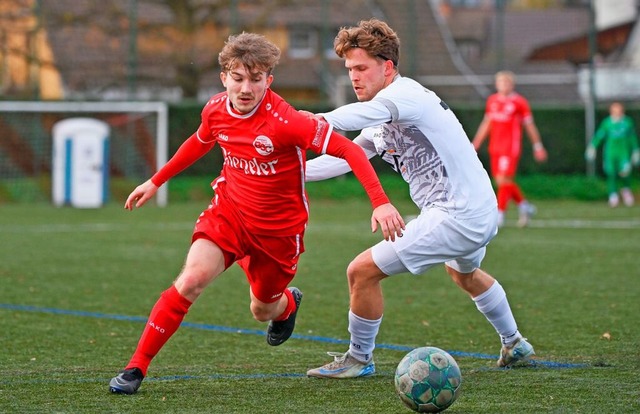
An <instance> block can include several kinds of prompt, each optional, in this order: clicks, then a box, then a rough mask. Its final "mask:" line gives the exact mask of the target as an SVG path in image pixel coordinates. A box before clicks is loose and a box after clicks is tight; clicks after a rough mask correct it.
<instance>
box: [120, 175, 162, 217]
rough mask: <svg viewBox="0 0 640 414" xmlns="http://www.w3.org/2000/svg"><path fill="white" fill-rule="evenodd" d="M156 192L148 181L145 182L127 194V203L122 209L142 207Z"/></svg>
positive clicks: (154, 186)
mask: <svg viewBox="0 0 640 414" xmlns="http://www.w3.org/2000/svg"><path fill="white" fill-rule="evenodd" d="M156 191H158V187H157V186H156V185H155V184H154V183H153V182H152V181H151V180H150V179H149V180H147V181H145V182H144V183H142V184H140V185H139V186H137V187H136V188H135V190H133V191H132V192H131V194H129V197H127V201H125V203H124V208H125V209H127V210H133V207H134V205H135V207H142V206H143V205H144V203H146V202H147V201H149V199H150V198H151V197H153V196H154V195H155V193H156ZM134 203H135V204H134Z"/></svg>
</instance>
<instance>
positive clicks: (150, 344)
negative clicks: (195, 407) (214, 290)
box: [127, 285, 295, 376]
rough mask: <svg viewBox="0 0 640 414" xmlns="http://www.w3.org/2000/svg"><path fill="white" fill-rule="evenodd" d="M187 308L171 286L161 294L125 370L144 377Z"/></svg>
mask: <svg viewBox="0 0 640 414" xmlns="http://www.w3.org/2000/svg"><path fill="white" fill-rule="evenodd" d="M287 292H288V289H287ZM292 301H293V300H290V302H292ZM189 306H191V302H190V301H189V300H187V299H186V298H185V297H184V296H182V295H181V294H180V293H178V290H177V289H176V288H175V286H173V285H171V287H170V288H169V289H167V290H165V291H164V292H162V294H161V295H160V299H158V301H157V302H156V304H155V305H154V306H153V309H151V313H150V314H149V319H148V320H147V325H146V327H145V328H144V331H143V332H142V336H141V337H140V341H138V347H137V348H136V351H135V352H134V354H133V356H132V357H131V360H130V361H129V363H128V364H127V368H133V367H138V368H140V370H141V371H142V373H143V374H144V375H145V376H146V375H147V369H148V368H149V364H150V363H151V360H152V359H153V357H155V356H156V354H157V353H158V352H159V351H160V349H161V348H162V347H163V346H164V344H165V343H167V341H168V340H169V338H171V335H173V334H174V333H175V332H176V331H177V330H178V327H179V326H180V324H181V323H182V320H183V319H184V316H185V315H186V314H187V311H188V310H189ZM294 306H295V302H294ZM287 308H288V307H287Z"/></svg>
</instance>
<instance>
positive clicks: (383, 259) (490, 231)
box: [371, 208, 498, 276]
mask: <svg viewBox="0 0 640 414" xmlns="http://www.w3.org/2000/svg"><path fill="white" fill-rule="evenodd" d="M497 223H498V210H497V208H494V209H492V210H491V211H490V212H489V213H487V214H485V215H484V216H481V217H474V218H473V219H456V218H454V217H451V216H450V215H449V214H448V213H446V212H445V211H442V210H440V209H436V208H430V209H425V210H423V211H422V212H421V213H420V215H419V216H418V217H417V218H415V219H414V220H411V221H410V222H409V223H408V224H407V227H406V229H405V231H404V232H403V236H402V237H399V238H396V240H395V241H393V242H390V241H381V242H380V243H378V244H376V245H375V246H373V247H372V248H371V254H372V256H373V261H374V263H375V264H376V265H377V266H378V267H379V268H380V270H382V271H383V272H384V273H385V274H386V275H389V276H391V275H395V274H398V273H406V272H411V273H413V274H415V275H418V274H421V273H424V272H425V271H427V270H428V269H430V268H431V267H433V266H435V265H438V264H441V263H445V264H446V265H447V266H449V267H451V268H453V269H455V270H457V271H458V272H461V273H470V272H473V271H474V270H475V269H477V268H478V267H480V264H481V262H482V259H483V258H484V255H485V253H486V246H487V244H489V242H490V241H491V239H493V238H494V237H495V235H496V234H497V233H498V225H497Z"/></svg>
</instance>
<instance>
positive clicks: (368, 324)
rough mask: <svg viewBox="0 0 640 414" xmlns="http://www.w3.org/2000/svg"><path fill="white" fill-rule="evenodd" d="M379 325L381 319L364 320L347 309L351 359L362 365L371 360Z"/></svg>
mask: <svg viewBox="0 0 640 414" xmlns="http://www.w3.org/2000/svg"><path fill="white" fill-rule="evenodd" d="M381 323H382V317H381V318H380V319H376V320H370V319H364V318H361V317H360V316H358V315H356V314H355V313H353V312H351V309H349V332H350V333H351V344H350V345H349V354H351V356H352V357H354V358H355V359H357V360H358V361H361V362H364V363H367V362H369V361H370V360H371V358H373V349H374V348H375V347H376V336H377V335H378V330H380V324H381Z"/></svg>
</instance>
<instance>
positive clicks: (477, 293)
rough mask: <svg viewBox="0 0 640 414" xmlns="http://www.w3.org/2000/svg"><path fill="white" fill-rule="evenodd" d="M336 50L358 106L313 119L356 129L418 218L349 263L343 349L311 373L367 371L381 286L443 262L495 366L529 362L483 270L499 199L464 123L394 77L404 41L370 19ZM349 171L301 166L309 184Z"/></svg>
mask: <svg viewBox="0 0 640 414" xmlns="http://www.w3.org/2000/svg"><path fill="white" fill-rule="evenodd" d="M334 49H335V51H336V53H337V54H338V56H340V57H341V58H344V59H345V67H346V68H347V70H348V72H349V77H350V79H351V83H352V86H353V89H354V91H355V93H356V95H357V98H358V100H359V101H360V102H357V103H352V104H349V105H345V106H342V107H340V108H337V109H336V110H334V111H331V112H328V113H324V114H318V115H315V116H318V117H322V118H324V119H325V120H327V121H328V122H329V123H330V124H332V125H333V126H334V127H335V128H337V129H340V130H345V131H354V130H362V131H361V133H360V135H359V136H358V137H356V138H355V139H354V142H356V143H357V144H359V145H360V146H362V147H363V149H364V150H365V153H366V154H367V156H368V157H369V158H372V157H373V156H375V155H379V156H380V157H382V159H383V160H384V161H386V162H387V163H389V164H390V165H391V166H392V167H393V169H394V170H395V171H396V172H398V173H399V174H401V175H402V178H403V179H404V180H405V181H406V182H407V183H408V184H409V191H410V193H411V198H412V200H413V201H414V203H415V204H416V205H417V206H418V208H419V209H420V214H419V215H418V217H417V218H415V219H414V220H412V221H410V222H409V223H408V224H407V226H406V229H405V231H404V234H403V236H402V237H401V238H396V240H395V241H393V242H391V241H383V242H380V243H378V244H376V245H375V246H373V247H371V248H369V249H367V250H366V251H364V252H362V253H360V254H359V255H358V256H357V257H356V258H355V259H354V260H353V261H352V262H351V263H350V264H349V266H348V268H347V279H348V282H349V291H350V310H349V332H350V334H351V341H350V346H349V350H348V351H347V352H345V353H334V352H329V355H330V356H332V357H334V360H333V361H332V362H330V363H328V364H326V365H324V366H321V367H319V368H315V369H311V370H309V371H308V372H307V375H308V376H311V377H326V378H353V377H361V376H367V375H371V374H373V373H374V372H375V365H374V362H373V350H374V348H375V338H376V335H377V333H378V330H379V328H380V324H381V322H382V314H383V307H384V304H383V296H382V289H381V286H380V282H381V281H382V280H383V279H385V278H386V277H389V276H393V275H397V274H401V273H406V272H410V273H413V274H416V275H417V274H421V273H423V272H425V271H427V270H428V269H430V268H432V267H434V266H436V265H439V264H441V263H444V264H445V269H446V271H447V273H448V274H449V275H450V276H451V278H452V279H453V281H454V282H455V283H456V284H457V285H458V286H460V288H462V289H463V290H464V291H465V292H467V294H469V296H470V297H471V298H472V299H473V301H474V302H475V304H476V307H477V308H478V310H479V311H480V312H481V313H482V314H483V315H484V316H485V317H486V318H487V320H488V321H489V322H490V323H491V324H492V325H493V327H494V328H495V329H496V331H497V333H498V334H499V335H500V339H501V343H502V348H501V352H500V357H499V359H498V366H501V367H507V366H510V365H512V364H514V363H515V362H518V361H523V360H526V359H528V358H529V357H531V356H532V355H534V350H533V347H532V346H531V345H530V344H529V343H528V342H527V340H526V338H523V336H522V335H521V334H520V332H519V331H518V326H517V324H516V321H515V318H514V316H513V313H512V311H511V308H510V306H509V302H508V301H507V296H506V293H505V291H504V289H503V288H502V286H501V285H500V283H498V281H497V280H496V279H494V278H493V277H492V276H491V275H489V274H488V273H486V272H485V271H483V270H482V269H480V264H481V262H482V259H483V258H484V256H485V252H486V246H487V244H488V243H489V242H490V241H491V239H492V238H493V237H494V236H495V235H496V234H497V220H498V211H497V201H496V197H495V193H494V191H493V188H492V186H491V181H490V178H489V176H488V174H487V172H486V171H485V169H484V167H483V166H482V164H481V162H480V160H479V159H478V156H477V154H476V151H475V150H474V148H473V146H472V144H471V142H470V140H469V138H468V137H467V135H466V133H465V132H464V130H463V128H462V125H461V124H460V122H459V121H458V119H457V118H456V116H455V115H454V114H453V112H452V111H451V109H450V108H449V107H448V106H447V105H446V104H445V103H444V102H443V101H442V100H441V99H440V98H439V97H438V96H437V95H436V94H435V93H434V92H432V91H430V90H429V89H426V88H425V87H423V86H422V85H420V84H419V83H418V82H416V81H414V80H412V79H409V78H405V77H402V76H400V74H399V72H398V67H397V65H398V58H399V51H400V41H399V39H398V36H397V35H396V33H395V32H394V31H393V30H392V29H391V28H390V27H389V26H388V25H387V24H386V23H384V22H382V21H379V20H377V19H371V20H367V21H361V22H360V23H359V24H358V26H355V27H351V28H343V29H341V30H340V32H339V33H338V35H337V37H336V39H335V42H334ZM309 115H310V116H312V114H309ZM348 171H350V168H349V166H348V164H347V163H345V162H344V161H343V160H341V159H338V158H335V157H331V156H327V155H323V156H320V157H318V158H315V159H313V160H311V161H309V162H308V163H307V167H306V174H307V176H306V179H307V181H317V180H324V179H327V178H331V177H335V176H338V175H341V174H344V173H346V172H348Z"/></svg>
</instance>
